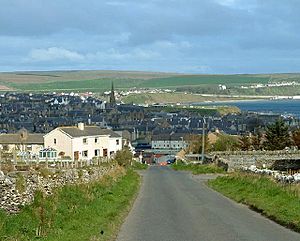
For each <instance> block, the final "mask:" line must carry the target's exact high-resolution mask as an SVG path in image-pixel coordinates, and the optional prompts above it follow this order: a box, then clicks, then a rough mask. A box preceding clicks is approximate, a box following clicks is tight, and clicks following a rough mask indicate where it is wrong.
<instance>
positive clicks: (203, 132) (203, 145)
mask: <svg viewBox="0 0 300 241" xmlns="http://www.w3.org/2000/svg"><path fill="white" fill-rule="evenodd" d="M205 124H206V121H205V118H204V117H203V125H202V154H201V161H202V162H203V161H204V150H205Z"/></svg>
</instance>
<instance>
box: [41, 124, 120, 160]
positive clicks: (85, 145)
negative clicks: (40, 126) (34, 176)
mask: <svg viewBox="0 0 300 241" xmlns="http://www.w3.org/2000/svg"><path fill="white" fill-rule="evenodd" d="M44 139H45V147H52V148H54V149H56V150H57V153H60V152H64V153H65V156H70V157H71V158H72V160H75V155H74V153H75V152H78V159H79V160H91V159H92V158H93V157H95V156H96V155H95V154H96V153H95V150H97V154H98V156H101V157H103V156H105V155H106V156H107V157H110V156H111V155H110V154H111V153H112V154H113V153H116V152H117V151H118V150H121V149H122V138H121V137H118V138H114V137H109V136H108V135H101V136H90V137H76V138H71V137H69V136H68V135H67V134H64V133H62V132H61V131H59V130H53V131H52V132H50V133H49V134H47V135H46V136H45V137H44ZM54 139H56V144H54ZM84 139H85V140H86V142H84ZM95 139H97V142H95ZM117 140H118V142H119V144H118V145H117ZM86 152H87V156H85V154H86Z"/></svg>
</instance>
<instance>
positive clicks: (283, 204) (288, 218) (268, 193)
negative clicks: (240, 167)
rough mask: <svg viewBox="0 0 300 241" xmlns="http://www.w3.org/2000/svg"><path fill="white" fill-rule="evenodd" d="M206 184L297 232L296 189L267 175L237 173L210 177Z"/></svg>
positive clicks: (299, 220) (299, 219) (299, 198)
mask: <svg viewBox="0 0 300 241" xmlns="http://www.w3.org/2000/svg"><path fill="white" fill-rule="evenodd" d="M208 185H209V186H210V187H212V188H213V189H215V190H216V191H218V192H220V193H222V194H224V195H225V196H227V197H229V198H231V199H233V200H235V201H237V202H239V203H243V204H246V205H248V206H249V207H250V208H252V209H253V210H255V211H258V212H260V213H261V214H263V215H264V216H266V217H268V218H270V219H272V220H274V221H275V222H277V223H279V224H281V225H283V226H286V227H288V228H290V229H293V230H295V231H298V232H300V196H299V192H298V191H297V188H291V187H290V185H286V186H283V185H281V184H278V183H275V182H274V181H272V180H271V179H270V178H268V177H262V176H257V175H252V174H241V173H236V174H232V175H229V176H222V177H218V178H216V179H215V180H210V181H209V182H208Z"/></svg>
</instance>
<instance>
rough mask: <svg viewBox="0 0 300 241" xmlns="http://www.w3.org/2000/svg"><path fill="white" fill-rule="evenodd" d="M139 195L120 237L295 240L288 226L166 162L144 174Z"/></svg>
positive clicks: (144, 240) (139, 240)
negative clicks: (176, 170)
mask: <svg viewBox="0 0 300 241" xmlns="http://www.w3.org/2000/svg"><path fill="white" fill-rule="evenodd" d="M143 176H144V177H143V184H142V187H141V191H140V194H139V196H138V197H137V199H136V201H135V203H134V206H133V208H132V210H131V212H130V213H129V216H128V217H127V219H126V221H125V223H124V224H123V225H122V227H121V230H120V233H119V235H118V238H117V240H118V241H129V240H130V241H225V240H226V241H235V240H238V241H283V240H284V241H299V240H300V234H298V233H295V232H293V231H290V230H288V229H286V228H284V227H282V226H280V225H278V224H276V223H274V222H272V221H270V220H268V219H266V218H265V217H263V216H261V215H260V214H258V213H256V212H254V211H251V210H249V209H248V208H247V207H245V206H244V205H240V204H237V203H235V202H233V201H231V200H229V199H228V198H225V197H224V196H222V195H221V194H219V193H217V192H215V191H213V190H211V189H209V188H208V187H207V186H206V185H205V183H204V182H205V180H206V179H207V176H206V175H201V176H197V177H196V178H195V177H192V175H190V174H188V173H186V172H175V171H173V170H171V169H170V168H168V167H151V168H150V169H149V170H147V171H146V172H145V173H143Z"/></svg>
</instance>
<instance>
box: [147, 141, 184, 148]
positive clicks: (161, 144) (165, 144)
mask: <svg viewBox="0 0 300 241" xmlns="http://www.w3.org/2000/svg"><path fill="white" fill-rule="evenodd" d="M151 145H152V149H179V150H180V149H184V148H187V146H188V144H187V142H185V141H182V140H179V141H176V140H171V141H170V140H165V141H162V140H152V142H151Z"/></svg>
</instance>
